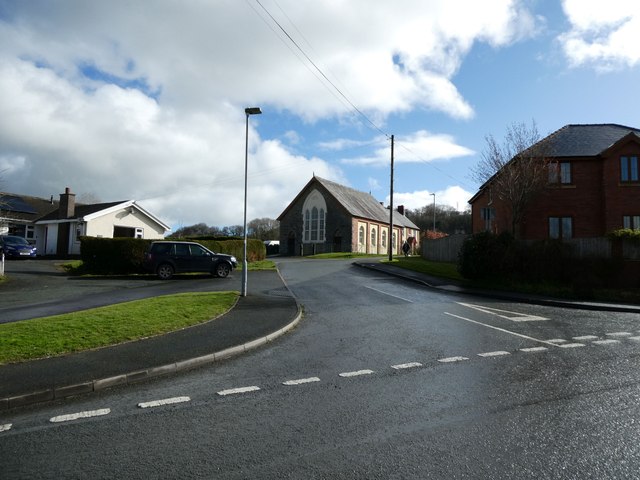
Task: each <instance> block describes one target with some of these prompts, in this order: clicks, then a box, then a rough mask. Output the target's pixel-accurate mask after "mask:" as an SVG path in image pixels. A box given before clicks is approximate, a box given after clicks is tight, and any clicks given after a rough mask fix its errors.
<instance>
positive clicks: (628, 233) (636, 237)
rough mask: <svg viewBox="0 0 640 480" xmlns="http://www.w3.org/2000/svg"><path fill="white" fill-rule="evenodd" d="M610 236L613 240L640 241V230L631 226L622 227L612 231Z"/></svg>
mask: <svg viewBox="0 0 640 480" xmlns="http://www.w3.org/2000/svg"><path fill="white" fill-rule="evenodd" d="M608 237H609V238H610V239H611V240H630V241H632V242H636V243H640V230H632V229H631V228H621V229H619V230H614V231H613V232H610V233H609V235H608Z"/></svg>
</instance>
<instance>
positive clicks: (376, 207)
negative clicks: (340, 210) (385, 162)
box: [280, 176, 420, 230]
mask: <svg viewBox="0 0 640 480" xmlns="http://www.w3.org/2000/svg"><path fill="white" fill-rule="evenodd" d="M314 182H317V183H319V184H320V185H322V186H323V187H324V188H325V189H326V190H327V192H328V193H329V194H330V195H331V196H333V197H334V198H335V199H336V201H338V202H339V203H340V205H342V206H343V207H344V209H345V210H346V211H347V212H348V213H349V215H351V216H352V217H357V218H363V219H368V220H374V221H376V222H380V223H387V224H388V223H389V210H388V209H387V208H385V207H384V206H382V205H381V204H380V202H379V201H378V200H376V199H375V198H374V197H373V196H372V195H371V194H369V193H365V192H360V191H359V190H355V189H353V188H350V187H345V186H344V185H340V184H339V183H335V182H332V181H330V180H326V179H324V178H320V177H315V176H314V177H313V179H312V180H311V181H310V182H309V183H308V184H307V186H306V187H305V188H304V189H303V190H302V192H305V191H306V190H307V189H308V188H309V186H310V185H311V184H313V183H314ZM302 192H300V194H302ZM298 197H299V196H298ZM298 197H296V200H297V199H298ZM293 203H295V200H294V201H293V202H292V203H291V204H293ZM290 206H291V205H290ZM290 206H289V207H290ZM289 207H287V209H286V210H285V211H284V212H283V213H282V214H281V215H280V217H282V215H284V214H285V213H286V211H287V210H288V209H289ZM393 224H394V225H399V226H403V227H407V228H413V229H415V230H420V228H418V227H417V226H416V224H415V223H413V222H412V221H411V220H409V219H408V218H407V217H405V216H404V215H402V214H401V213H400V212H398V211H394V212H393Z"/></svg>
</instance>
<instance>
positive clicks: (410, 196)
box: [385, 185, 473, 211]
mask: <svg viewBox="0 0 640 480" xmlns="http://www.w3.org/2000/svg"><path fill="white" fill-rule="evenodd" d="M432 193H434V192H430V191H428V190H419V191H415V192H395V193H394V194H393V203H394V205H404V207H405V208H408V209H409V210H416V209H418V208H422V207H424V206H426V205H432V204H433V196H432ZM435 194H436V205H448V206H450V207H453V208H455V209H456V210H458V211H464V210H466V209H467V207H468V202H469V199H470V198H471V197H472V196H473V194H472V193H471V192H468V191H466V190H465V189H463V188H462V187H460V186H457V185H454V186H449V187H447V188H446V189H444V190H439V191H437V192H435ZM385 201H386V203H387V204H388V203H389V196H388V195H387V197H386V198H385Z"/></svg>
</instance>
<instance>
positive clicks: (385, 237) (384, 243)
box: [381, 230, 387, 248]
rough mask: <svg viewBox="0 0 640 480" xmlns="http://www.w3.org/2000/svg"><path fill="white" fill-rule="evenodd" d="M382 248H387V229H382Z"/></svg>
mask: <svg viewBox="0 0 640 480" xmlns="http://www.w3.org/2000/svg"><path fill="white" fill-rule="evenodd" d="M381 243H382V248H387V231H386V230H383V231H382V242H381Z"/></svg>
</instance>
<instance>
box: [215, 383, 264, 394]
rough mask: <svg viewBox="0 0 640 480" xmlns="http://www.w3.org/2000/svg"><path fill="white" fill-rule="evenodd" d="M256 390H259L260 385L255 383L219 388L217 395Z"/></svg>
mask: <svg viewBox="0 0 640 480" xmlns="http://www.w3.org/2000/svg"><path fill="white" fill-rule="evenodd" d="M258 390H260V387H256V386H255V385H253V386H251V387H240V388H229V389H228V390H221V391H219V392H218V395H221V396H224V395H235V394H236V393H247V392H256V391H258Z"/></svg>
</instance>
